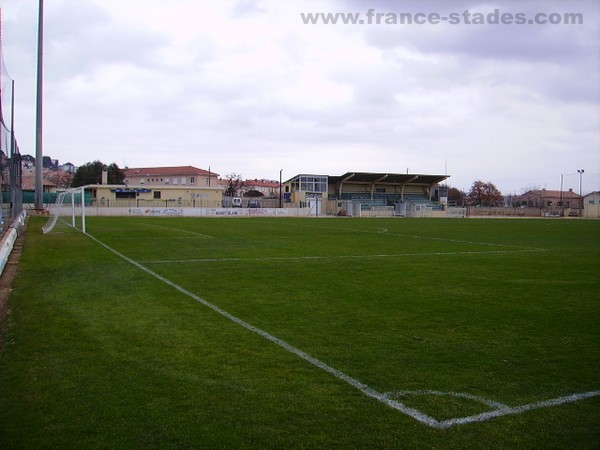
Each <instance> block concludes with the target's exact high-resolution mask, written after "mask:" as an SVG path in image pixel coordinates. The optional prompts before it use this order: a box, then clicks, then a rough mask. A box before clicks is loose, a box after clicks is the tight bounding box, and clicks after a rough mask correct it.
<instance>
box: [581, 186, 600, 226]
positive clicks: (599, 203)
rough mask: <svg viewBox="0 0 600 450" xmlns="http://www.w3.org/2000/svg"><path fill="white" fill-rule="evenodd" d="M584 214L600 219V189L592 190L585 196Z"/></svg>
mask: <svg viewBox="0 0 600 450" xmlns="http://www.w3.org/2000/svg"><path fill="white" fill-rule="evenodd" d="M583 216H584V217H588V218H591V219H600V191H594V192H590V193H589V194H588V195H586V196H584V197H583Z"/></svg>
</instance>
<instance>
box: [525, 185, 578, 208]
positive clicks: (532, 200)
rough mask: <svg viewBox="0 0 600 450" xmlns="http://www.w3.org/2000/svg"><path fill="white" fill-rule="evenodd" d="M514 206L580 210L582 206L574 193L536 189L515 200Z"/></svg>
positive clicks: (571, 190) (570, 191)
mask: <svg viewBox="0 0 600 450" xmlns="http://www.w3.org/2000/svg"><path fill="white" fill-rule="evenodd" d="M513 206H515V207H520V206H522V207H527V208H566V209H578V208H579V207H580V206H581V197H580V196H579V194H576V193H575V192H573V189H569V190H568V191H560V190H559V191H555V190H550V189H534V190H531V191H527V192H525V193H524V194H521V195H517V196H515V197H514V198H513Z"/></svg>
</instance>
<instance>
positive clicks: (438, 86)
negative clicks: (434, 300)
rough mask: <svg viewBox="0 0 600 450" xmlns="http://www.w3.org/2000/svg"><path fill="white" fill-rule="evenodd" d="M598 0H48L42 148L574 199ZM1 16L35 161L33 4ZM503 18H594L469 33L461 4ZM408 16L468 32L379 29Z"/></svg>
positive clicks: (593, 163) (590, 141)
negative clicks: (434, 180)
mask: <svg viewBox="0 0 600 450" xmlns="http://www.w3.org/2000/svg"><path fill="white" fill-rule="evenodd" d="M599 5H600V2H597V1H588V0H583V1H555V2H553V1H548V0H544V1H539V2H537V1H529V2H524V1H510V0H495V1H494V0H472V1H471V0H455V1H452V2H449V1H445V2H438V1H384V0H380V1H368V2H367V1H355V0H354V1H352V0H346V1H341V0H340V1H333V0H332V1H329V0H325V1H323V0H319V1H296V0H286V1H282V0H264V1H261V0H256V1H255V0H219V1H218V2H216V1H208V0H169V1H165V0H49V1H46V2H45V11H44V12H45V34H44V35H45V46H44V49H45V50H44V51H45V54H44V82H45V85H44V139H43V144H44V145H43V148H44V154H45V155H48V156H51V157H52V158H55V159H58V160H59V161H60V162H61V163H65V162H71V163H73V164H75V165H81V164H84V163H86V162H89V161H93V160H100V161H102V162H104V163H107V164H109V163H112V162H115V163H117V164H118V165H119V166H121V167H123V166H129V167H141V166H142V167H148V166H174V165H193V166H196V167H199V168H203V169H208V168H209V166H210V168H211V170H212V171H214V172H218V173H219V174H221V175H222V176H225V175H227V174H230V173H232V172H235V173H239V174H241V175H242V176H243V177H245V178H269V179H279V171H280V170H283V178H284V180H285V179H288V178H290V177H292V176H294V175H296V174H298V173H315V174H329V175H341V174H343V173H345V172H348V171H365V172H366V171H372V172H399V173H406V171H409V172H410V173H428V174H444V173H447V174H449V175H450V176H451V177H450V179H449V181H448V184H449V185H451V186H454V187H458V188H460V189H464V190H467V191H468V189H469V188H470V186H471V185H472V183H473V181H475V180H482V181H490V182H492V183H494V184H495V185H496V186H497V187H498V188H499V189H500V190H501V191H502V192H503V193H504V194H510V193H521V191H522V190H523V189H524V188H528V187H545V188H547V189H559V188H560V179H561V174H565V177H563V178H564V180H565V188H568V187H573V188H574V189H575V190H576V191H578V189H579V187H578V183H579V178H578V175H577V173H576V172H577V169H584V170H585V174H584V175H583V191H584V193H585V192H589V191H591V190H598V189H600V80H599V74H600V50H599V49H600V42H599V40H600V30H599V25H600V6H599ZM0 8H1V9H2V44H3V50H4V59H5V63H6V67H7V70H8V72H9V74H10V76H11V77H12V78H13V79H14V80H15V89H16V93H15V98H16V113H15V121H16V124H15V129H16V135H17V139H18V141H19V146H20V149H21V153H22V154H32V155H34V154H35V97H36V92H35V77H36V56H37V11H38V10H37V8H38V0H0ZM369 8H373V9H374V10H375V11H374V13H385V14H387V15H386V16H380V17H381V20H380V21H381V23H380V24H376V23H371V24H368V21H367V18H368V16H367V11H368V9H369ZM495 8H498V9H499V12H500V14H502V13H509V14H512V15H513V16H516V14H518V13H523V14H526V17H527V19H533V18H534V16H535V15H536V14H537V13H544V14H546V15H547V16H546V17H549V15H550V14H553V13H564V12H574V13H581V17H582V18H583V24H582V25H566V24H558V25H551V24H545V25H538V24H524V25H517V24H512V25H508V24H506V25H505V24H493V23H484V24H474V23H470V24H467V23H464V22H465V19H464V18H465V16H464V15H463V12H464V11H465V10H468V11H469V13H470V14H475V13H484V14H485V15H486V20H487V14H489V13H493V12H494V9H495ZM308 12H327V13H329V12H330V13H360V14H361V16H360V18H361V19H363V21H364V23H363V24H362V25H360V24H357V25H344V24H342V23H338V24H337V25H331V24H329V25H325V24H322V23H319V24H304V22H303V20H302V15H301V13H308ZM406 12H410V13H426V14H430V13H437V14H439V15H440V16H444V17H448V15H449V14H451V13H457V14H460V15H461V16H460V17H461V20H462V22H461V23H459V24H451V23H448V21H446V22H441V23H439V24H421V25H400V24H386V23H385V20H388V21H393V18H394V16H393V14H397V15H399V14H400V13H406ZM392 13H393V14H392ZM415 17H416V16H415ZM468 17H473V16H468ZM554 17H560V16H553V18H554ZM398 20H399V19H398ZM467 20H468V19H467ZM372 21H373V22H374V21H375V16H372ZM492 21H493V16H492Z"/></svg>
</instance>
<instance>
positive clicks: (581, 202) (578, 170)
mask: <svg viewBox="0 0 600 450" xmlns="http://www.w3.org/2000/svg"><path fill="white" fill-rule="evenodd" d="M583 172H585V170H583V169H577V173H578V174H579V217H581V208H582V206H583V197H581V179H582V178H583Z"/></svg>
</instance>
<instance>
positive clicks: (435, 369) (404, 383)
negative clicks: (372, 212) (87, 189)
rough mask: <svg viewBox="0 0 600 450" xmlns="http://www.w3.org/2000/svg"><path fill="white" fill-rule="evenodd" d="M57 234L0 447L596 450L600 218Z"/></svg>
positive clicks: (35, 238) (98, 223) (7, 389)
mask: <svg viewBox="0 0 600 450" xmlns="http://www.w3.org/2000/svg"><path fill="white" fill-rule="evenodd" d="M42 223H43V222H42V221H40V220H39V219H35V218H33V219H31V221H30V224H29V230H28V236H27V238H26V241H25V246H24V251H23V256H22V260H21V266H20V275H19V277H18V279H17V281H16V286H15V289H14V292H13V295H12V299H11V308H12V312H11V315H10V317H9V324H8V329H7V331H6V334H5V342H6V345H5V349H4V350H3V351H2V353H1V356H0V443H2V447H3V448H39V447H62V448H70V447H111V448H125V447H128V448H132V447H141V446H145V447H151V448H198V447H204V448H206V447H222V448H231V447H237V448H240V447H244V448H253V447H258V448H282V447H284V448H286V447H287V448H289V447H293V448H316V447H327V448H411V447H412V448H416V447H419V448H422V447H432V448H442V447H444V448H448V447H455V448H463V447H470V448H477V447H480V448H503V447H515V446H520V447H563V448H576V447H579V448H594V447H598V446H599V445H600V425H599V423H600V422H599V418H600V397H599V396H598V394H599V392H598V391H599V390H600V382H599V381H598V380H600V376H599V375H600V364H599V363H600V357H599V356H600V355H599V351H598V349H599V343H600V342H599V335H600V332H599V327H598V318H599V317H600V314H599V313H600V306H599V301H598V292H600V289H599V288H600V280H599V278H598V267H599V264H600V240H599V239H598V237H599V236H600V233H599V231H600V222H598V221H583V220H552V219H548V220H544V219H539V220H491V219H485V220H475V219H472V220H442V219H373V220H370V219H291V218H290V219H287V218H277V219H266V218H256V219H249V218H245V219H191V218H170V219H167V218H88V233H89V234H90V235H91V236H92V238H90V237H89V236H85V235H83V234H81V233H74V232H65V230H58V232H56V233H51V234H49V235H42V234H41V232H40V231H39V229H40V227H41V225H42ZM396 406H398V408H396Z"/></svg>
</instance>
